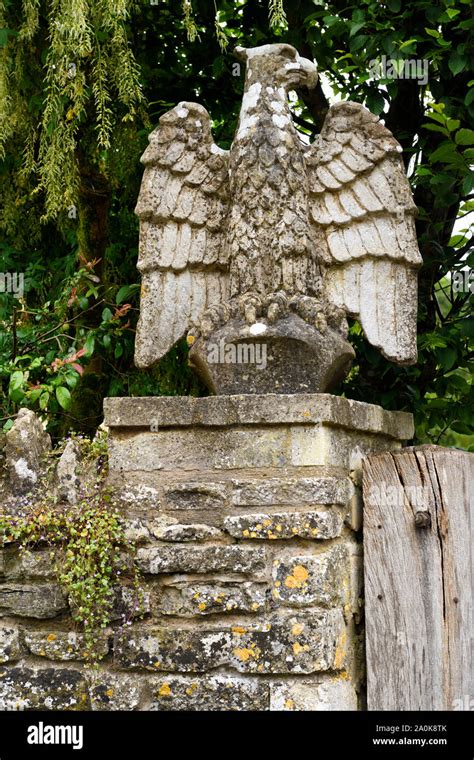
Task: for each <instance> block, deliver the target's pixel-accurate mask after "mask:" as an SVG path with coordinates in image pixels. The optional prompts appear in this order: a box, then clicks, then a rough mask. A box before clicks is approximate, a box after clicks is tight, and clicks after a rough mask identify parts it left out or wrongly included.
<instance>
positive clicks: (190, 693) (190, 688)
mask: <svg viewBox="0 0 474 760" xmlns="http://www.w3.org/2000/svg"><path fill="white" fill-rule="evenodd" d="M197 687H198V685H197V683H192V684H191V685H190V686H188V688H187V689H186V694H187V695H188V697H192V696H193V694H194V692H195V691H196V689H197Z"/></svg>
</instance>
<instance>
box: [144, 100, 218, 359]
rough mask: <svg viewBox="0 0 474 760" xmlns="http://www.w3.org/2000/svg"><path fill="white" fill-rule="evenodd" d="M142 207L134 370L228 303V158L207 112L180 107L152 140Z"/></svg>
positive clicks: (161, 123) (192, 105)
mask: <svg viewBox="0 0 474 760" xmlns="http://www.w3.org/2000/svg"><path fill="white" fill-rule="evenodd" d="M149 142H150V144H149V146H148V147H147V149H146V150H145V152H144V154H143V156H142V159H141V160H142V163H143V164H144V165H145V172H144V175H143V179H142V185H141V189H140V195H139V198H138V204H137V207H136V209H135V212H136V214H137V215H138V216H139V218H140V245H139V257H138V269H139V271H140V272H141V275H142V289H141V305H140V319H139V322H138V326H137V337H136V341H135V364H136V365H137V366H138V367H150V366H151V365H152V364H153V363H154V362H156V361H157V360H158V359H160V358H161V357H162V356H164V354H166V352H167V351H168V350H169V349H170V348H171V346H173V344H174V343H175V342H176V341H177V340H178V339H179V338H181V337H182V336H183V335H184V334H185V332H186V331H187V329H188V328H189V326H190V324H191V323H194V322H196V321H198V320H199V318H200V317H201V315H202V314H203V312H204V311H205V309H207V308H209V307H211V306H214V305H218V304H220V303H223V302H225V301H227V298H228V289H229V287H228V256H227V254H226V250H225V245H224V243H225V236H224V233H223V231H224V228H225V224H224V220H225V217H226V214H227V205H228V185H229V179H228V152H227V151H224V150H222V149H221V148H219V147H218V146H217V145H216V144H215V143H214V140H213V138H212V134H211V120H210V117H209V114H208V112H207V111H206V109H205V108H203V107H202V106H200V105H198V104H196V103H186V102H182V103H179V104H178V105H177V106H176V107H175V108H173V109H172V110H171V111H168V112H167V113H166V114H164V115H163V116H162V117H161V118H160V121H159V126H158V127H157V128H156V129H155V130H154V131H153V132H152V133H151V134H150V137H149Z"/></svg>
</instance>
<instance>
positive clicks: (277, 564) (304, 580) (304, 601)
mask: <svg viewBox="0 0 474 760" xmlns="http://www.w3.org/2000/svg"><path fill="white" fill-rule="evenodd" d="M272 576H273V588H272V596H273V599H274V600H276V601H277V602H279V603H280V604H288V605H292V606H295V607H307V606H311V605H322V606H324V607H328V606H336V605H338V604H339V605H340V604H343V603H344V602H345V601H347V597H348V588H349V584H350V579H351V566H350V563H349V556H348V550H347V548H346V547H345V546H343V545H341V546H334V547H332V548H331V549H328V550H327V551H324V552H322V553H321V554H318V555H316V556H308V555H304V556H294V557H291V558H285V559H276V560H274V563H273V569H272Z"/></svg>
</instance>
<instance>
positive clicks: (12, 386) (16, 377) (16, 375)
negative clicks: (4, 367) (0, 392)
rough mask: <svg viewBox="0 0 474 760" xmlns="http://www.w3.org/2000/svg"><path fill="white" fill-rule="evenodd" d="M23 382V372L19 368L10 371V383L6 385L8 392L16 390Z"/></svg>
mask: <svg viewBox="0 0 474 760" xmlns="http://www.w3.org/2000/svg"><path fill="white" fill-rule="evenodd" d="M23 382H24V375H23V372H21V371H20V370H16V371H15V372H12V374H11V375H10V383H9V386H8V389H9V392H10V393H11V391H16V390H18V389H19V388H21V386H22V385H23Z"/></svg>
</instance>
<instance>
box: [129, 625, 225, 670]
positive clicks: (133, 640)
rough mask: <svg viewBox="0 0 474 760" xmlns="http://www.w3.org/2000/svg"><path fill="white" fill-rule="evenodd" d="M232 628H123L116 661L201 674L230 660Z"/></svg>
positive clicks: (149, 667)
mask: <svg viewBox="0 0 474 760" xmlns="http://www.w3.org/2000/svg"><path fill="white" fill-rule="evenodd" d="M231 641H232V633H231V631H230V629H226V630H223V629H219V628H211V629H207V630H201V629H199V630H197V629H191V628H141V629H137V628H132V629H129V630H124V631H119V632H118V633H117V634H116V637H115V641H114V661H115V664H116V665H117V666H119V667H121V668H143V669H145V670H151V671H153V672H157V671H160V670H161V671H170V672H182V673H199V672H205V671H206V670H212V669H214V668H218V667H220V666H221V665H226V664H227V663H228V661H229V656H230V647H231Z"/></svg>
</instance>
